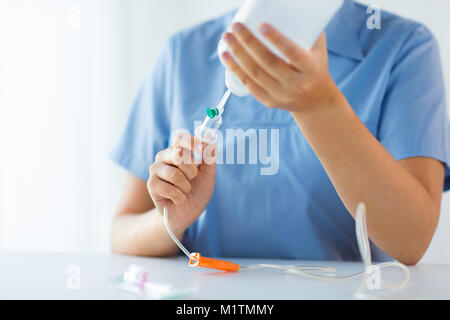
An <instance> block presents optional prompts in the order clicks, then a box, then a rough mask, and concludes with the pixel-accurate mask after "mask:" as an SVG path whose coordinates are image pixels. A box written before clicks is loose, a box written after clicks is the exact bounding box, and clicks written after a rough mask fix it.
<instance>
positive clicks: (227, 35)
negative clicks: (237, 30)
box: [223, 32, 233, 43]
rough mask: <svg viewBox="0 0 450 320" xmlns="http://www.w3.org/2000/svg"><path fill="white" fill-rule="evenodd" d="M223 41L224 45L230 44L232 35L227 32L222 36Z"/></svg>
mask: <svg viewBox="0 0 450 320" xmlns="http://www.w3.org/2000/svg"><path fill="white" fill-rule="evenodd" d="M223 40H224V41H225V42H226V43H229V42H231V41H232V40H233V35H232V34H231V33H229V32H227V33H225V35H224V36H223Z"/></svg>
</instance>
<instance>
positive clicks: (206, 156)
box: [199, 144, 217, 176]
mask: <svg viewBox="0 0 450 320" xmlns="http://www.w3.org/2000/svg"><path fill="white" fill-rule="evenodd" d="M216 158H217V145H215V144H210V145H208V146H207V147H206V149H205V151H204V152H203V159H202V160H203V161H202V164H201V165H200V166H199V170H200V171H201V172H202V173H204V174H206V175H209V176H214V175H215V173H216Z"/></svg>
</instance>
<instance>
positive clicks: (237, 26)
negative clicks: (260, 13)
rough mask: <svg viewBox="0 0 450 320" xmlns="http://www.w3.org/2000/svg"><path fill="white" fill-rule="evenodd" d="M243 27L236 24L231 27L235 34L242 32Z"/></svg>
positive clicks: (240, 24)
mask: <svg viewBox="0 0 450 320" xmlns="http://www.w3.org/2000/svg"><path fill="white" fill-rule="evenodd" d="M243 27H244V25H243V24H242V23H239V22H236V23H235V24H233V25H232V26H231V30H232V31H233V32H239V31H241V30H242V28H243Z"/></svg>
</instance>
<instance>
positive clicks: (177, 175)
mask: <svg viewBox="0 0 450 320" xmlns="http://www.w3.org/2000/svg"><path fill="white" fill-rule="evenodd" d="M170 178H171V180H172V181H173V182H174V183H175V184H177V183H181V182H183V173H181V171H180V170H178V169H175V170H173V171H172V173H171V175H170Z"/></svg>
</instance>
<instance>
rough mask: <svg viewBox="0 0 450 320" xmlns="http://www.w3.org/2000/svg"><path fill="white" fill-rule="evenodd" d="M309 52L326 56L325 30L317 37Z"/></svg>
mask: <svg viewBox="0 0 450 320" xmlns="http://www.w3.org/2000/svg"><path fill="white" fill-rule="evenodd" d="M311 53H313V54H315V53H317V54H320V55H323V54H325V55H327V56H328V47H327V36H326V34H325V32H322V33H321V34H320V36H319V38H318V39H317V41H316V43H314V46H313V47H312V49H311Z"/></svg>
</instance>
